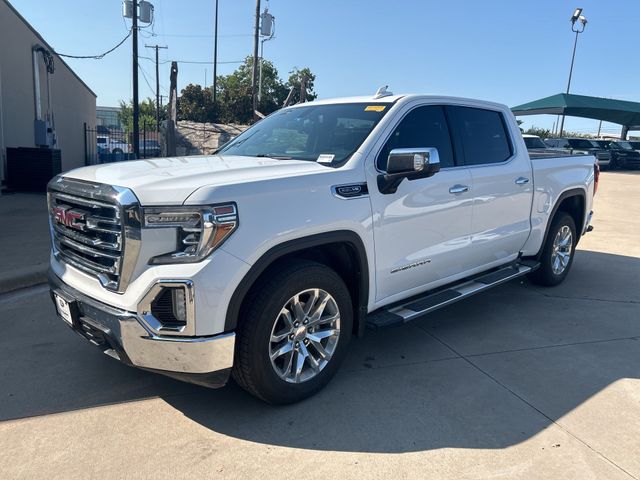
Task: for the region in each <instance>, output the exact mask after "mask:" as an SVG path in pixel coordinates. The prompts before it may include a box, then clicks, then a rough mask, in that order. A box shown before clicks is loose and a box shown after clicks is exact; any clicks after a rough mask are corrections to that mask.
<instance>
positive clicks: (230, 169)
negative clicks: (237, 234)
mask: <svg viewBox="0 0 640 480" xmlns="http://www.w3.org/2000/svg"><path fill="white" fill-rule="evenodd" d="M329 168H331V167H327V166H324V165H321V164H319V163H316V162H310V161H304V160H277V159H271V158H256V157H240V156H230V155H214V156H192V157H173V158H154V159H149V160H136V161H125V162H117V163H107V164H102V165H94V166H90V167H83V168H79V169H76V170H72V171H70V172H67V173H65V174H64V176H66V177H71V178H77V179H79V180H85V181H89V182H97V183H104V184H108V185H117V186H121V187H127V188H130V189H131V190H133V192H134V193H135V194H136V196H137V197H138V200H140V203H141V204H142V205H179V204H182V203H183V202H184V201H185V199H186V198H187V197H188V196H189V195H190V194H191V193H192V192H194V191H195V190H197V189H198V188H200V187H204V186H222V185H230V184H239V183H247V182H255V181H259V180H266V179H274V178H282V177H292V176H298V175H308V174H311V173H315V172H322V171H326V170H327V169H329Z"/></svg>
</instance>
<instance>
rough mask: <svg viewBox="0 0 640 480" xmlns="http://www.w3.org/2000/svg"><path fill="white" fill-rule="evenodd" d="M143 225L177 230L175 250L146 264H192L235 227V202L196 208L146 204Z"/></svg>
mask: <svg viewBox="0 0 640 480" xmlns="http://www.w3.org/2000/svg"><path fill="white" fill-rule="evenodd" d="M143 226H144V227H145V228H171V229H175V231H176V233H177V246H176V249H175V250H173V251H171V252H168V253H166V254H164V255H159V256H156V257H153V258H151V259H150V260H149V263H150V264H152V265H153V264H155V265H158V264H167V263H194V262H199V261H201V260H203V259H204V258H206V257H207V256H208V255H209V254H210V253H211V252H213V251H214V250H215V249H216V248H218V247H219V246H220V245H221V244H222V243H223V242H224V241H225V240H226V239H227V238H228V237H229V235H231V233H233V231H234V230H235V229H236V228H237V227H238V211H237V207H236V205H235V203H229V204H223V205H212V206H200V207H197V206H196V207H188V206H184V207H147V208H145V209H144V215H143Z"/></svg>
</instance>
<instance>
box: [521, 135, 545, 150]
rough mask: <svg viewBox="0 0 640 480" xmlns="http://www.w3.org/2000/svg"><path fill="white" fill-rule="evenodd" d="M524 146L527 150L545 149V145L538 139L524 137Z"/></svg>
mask: <svg viewBox="0 0 640 480" xmlns="http://www.w3.org/2000/svg"><path fill="white" fill-rule="evenodd" d="M524 144H525V145H526V146H527V148H547V146H546V145H545V143H544V142H543V141H542V140H541V139H540V138H538V137H524Z"/></svg>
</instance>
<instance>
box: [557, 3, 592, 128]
mask: <svg viewBox="0 0 640 480" xmlns="http://www.w3.org/2000/svg"><path fill="white" fill-rule="evenodd" d="M577 21H580V24H581V25H582V28H580V26H579V25H578V26H576V22H577ZM586 26H587V19H586V18H585V17H584V16H583V15H582V9H581V8H576V9H575V11H574V12H573V16H572V17H571V31H572V32H575V34H576V38H575V40H574V41H573V54H572V55H571V68H569V81H568V82H567V95H568V94H569V90H570V89H571V77H572V75H573V62H574V61H575V59H576V48H577V46H578V35H580V34H581V33H582V32H584V29H585V27H586ZM564 117H565V116H564V114H563V115H562V118H561V120H560V136H561V137H562V133H563V130H564Z"/></svg>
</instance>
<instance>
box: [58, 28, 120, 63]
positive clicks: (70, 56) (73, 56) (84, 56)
mask: <svg viewBox="0 0 640 480" xmlns="http://www.w3.org/2000/svg"><path fill="white" fill-rule="evenodd" d="M130 36H131V31H129V33H127V36H126V37H124V38H123V39H122V40H121V41H120V43H118V44H117V45H116V46H115V47H113V48H111V49H109V50H107V51H106V52H104V53H101V54H100V55H67V54H64V53H58V52H54V53H55V54H56V55H58V56H59V57H67V58H80V59H87V58H91V59H94V60H100V59H102V58H104V57H105V56H106V55H108V54H110V53H111V52H113V51H114V50H115V49H117V48H118V47H119V46H121V45H122V44H123V43H124V42H126V41H127V39H128V38H129V37H130Z"/></svg>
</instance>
